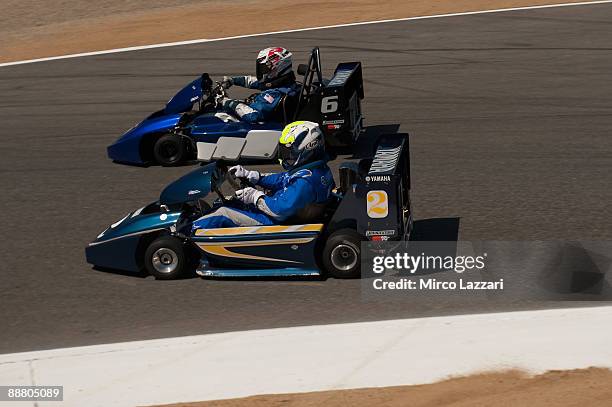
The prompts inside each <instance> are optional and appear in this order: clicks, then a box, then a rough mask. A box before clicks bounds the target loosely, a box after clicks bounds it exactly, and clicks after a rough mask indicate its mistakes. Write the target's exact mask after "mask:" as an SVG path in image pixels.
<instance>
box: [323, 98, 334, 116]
mask: <svg viewBox="0 0 612 407" xmlns="http://www.w3.org/2000/svg"><path fill="white" fill-rule="evenodd" d="M336 110H338V96H327V97H324V98H323V99H322V100H321V113H333V112H335V111H336Z"/></svg>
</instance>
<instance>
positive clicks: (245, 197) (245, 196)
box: [236, 187, 265, 205]
mask: <svg viewBox="0 0 612 407" xmlns="http://www.w3.org/2000/svg"><path fill="white" fill-rule="evenodd" d="M264 195H265V194H264V193H263V191H260V190H259V189H255V188H253V187H248V188H244V189H239V190H238V191H236V198H238V199H239V200H241V201H242V202H244V203H245V204H246V205H257V200H258V199H259V198H261V197H262V196H264Z"/></svg>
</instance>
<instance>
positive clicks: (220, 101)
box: [215, 95, 231, 109]
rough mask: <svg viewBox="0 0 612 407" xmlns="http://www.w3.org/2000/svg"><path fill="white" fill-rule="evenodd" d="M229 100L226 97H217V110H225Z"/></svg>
mask: <svg viewBox="0 0 612 407" xmlns="http://www.w3.org/2000/svg"><path fill="white" fill-rule="evenodd" d="M228 100H231V99H230V98H228V97H226V96H225V95H217V96H216V97H215V103H216V104H217V109H223V108H224V107H225V102H227V101H228Z"/></svg>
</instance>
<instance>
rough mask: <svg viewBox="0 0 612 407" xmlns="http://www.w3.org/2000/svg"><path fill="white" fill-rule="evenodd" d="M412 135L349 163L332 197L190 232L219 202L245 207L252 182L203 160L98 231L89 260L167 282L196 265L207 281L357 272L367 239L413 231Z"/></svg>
mask: <svg viewBox="0 0 612 407" xmlns="http://www.w3.org/2000/svg"><path fill="white" fill-rule="evenodd" d="M408 141H409V140H408V135H407V134H389V135H384V136H382V137H381V138H380V139H379V140H378V143H377V146H376V153H375V155H374V157H373V159H363V160H361V162H360V163H359V164H357V163H345V164H342V165H341V167H340V170H339V173H338V176H337V178H336V179H337V180H338V181H339V182H338V188H337V189H336V190H335V191H334V193H333V194H332V197H331V198H330V200H329V201H328V202H326V203H324V204H320V205H316V206H312V207H309V209H308V210H303V211H301V213H299V214H298V215H297V216H296V217H295V218H293V219H288V220H287V221H286V222H284V223H283V224H280V225H274V226H252V227H231V228H218V229H195V230H192V225H193V222H194V221H195V220H196V219H198V218H199V217H201V216H203V215H205V214H207V213H210V212H212V211H214V210H216V209H217V208H218V207H220V206H221V205H226V206H228V205H229V206H234V205H237V206H240V205H241V203H240V201H238V200H237V199H236V198H235V197H233V193H232V191H235V190H236V189H238V188H242V187H243V186H244V181H240V180H237V179H234V178H233V177H232V176H230V175H229V171H227V166H226V164H225V163H221V162H213V163H209V164H206V165H202V166H200V167H198V168H197V169H195V170H193V171H191V172H189V173H188V174H186V175H184V176H183V177H182V178H179V179H178V180H176V181H175V182H173V183H171V184H170V185H168V186H167V187H166V188H165V189H164V190H163V192H162V193H161V195H160V197H159V199H158V200H157V201H155V202H153V203H151V204H149V205H146V206H144V207H142V208H140V209H138V210H136V211H134V212H130V213H129V214H127V215H126V216H125V217H123V218H122V219H120V220H119V221H117V222H115V223H113V224H112V225H110V226H109V227H108V228H107V229H106V230H104V231H103V232H102V233H100V234H99V235H98V237H97V238H96V239H95V240H94V241H93V242H91V243H90V244H89V245H88V246H87V248H86V249H85V252H86V257H87V262H88V263H90V264H92V265H94V266H96V267H98V268H102V269H118V270H125V271H132V272H138V271H141V270H146V271H148V273H149V274H151V275H153V276H155V277H156V278H157V279H163V280H169V279H176V278H180V277H181V276H186V275H189V274H190V272H193V271H194V270H195V272H196V273H197V274H199V275H200V276H209V277H243V278H244V277H288V276H319V275H327V276H331V277H336V278H355V277H359V276H360V266H361V264H360V263H361V262H360V256H361V245H360V243H361V242H362V241H366V240H374V241H376V240H404V239H405V240H407V239H408V237H409V235H410V232H411V230H412V211H411V207H410V167H409V166H410V164H409V143H408ZM317 164H318V163H314V164H312V165H317Z"/></svg>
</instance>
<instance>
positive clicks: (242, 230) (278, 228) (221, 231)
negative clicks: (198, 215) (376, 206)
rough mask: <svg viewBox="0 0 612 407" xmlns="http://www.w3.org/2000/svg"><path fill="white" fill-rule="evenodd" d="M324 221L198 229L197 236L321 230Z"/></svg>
mask: <svg viewBox="0 0 612 407" xmlns="http://www.w3.org/2000/svg"><path fill="white" fill-rule="evenodd" d="M321 229H323V224H322V223H311V224H307V225H289V226H284V225H273V226H239V227H233V228H218V229H198V230H196V232H195V235H196V236H231V235H254V234H266V233H292V232H320V231H321Z"/></svg>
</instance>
